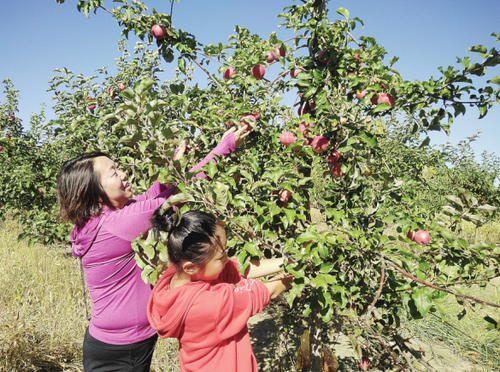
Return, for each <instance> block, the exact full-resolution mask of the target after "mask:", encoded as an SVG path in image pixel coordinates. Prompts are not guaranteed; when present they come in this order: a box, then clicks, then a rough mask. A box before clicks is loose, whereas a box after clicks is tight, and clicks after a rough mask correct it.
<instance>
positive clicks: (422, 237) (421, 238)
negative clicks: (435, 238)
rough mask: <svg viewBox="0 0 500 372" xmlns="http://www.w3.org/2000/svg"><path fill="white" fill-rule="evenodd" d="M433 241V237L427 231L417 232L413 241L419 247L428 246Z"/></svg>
mask: <svg viewBox="0 0 500 372" xmlns="http://www.w3.org/2000/svg"><path fill="white" fill-rule="evenodd" d="M430 240H431V235H430V234H429V233H428V232H427V231H425V230H419V231H415V236H414V237H413V241H414V242H415V243H417V244H418V245H426V244H427V243H429V241H430Z"/></svg>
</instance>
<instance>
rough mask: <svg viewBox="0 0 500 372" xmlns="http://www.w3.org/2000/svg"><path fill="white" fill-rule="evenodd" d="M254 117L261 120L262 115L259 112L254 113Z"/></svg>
mask: <svg viewBox="0 0 500 372" xmlns="http://www.w3.org/2000/svg"><path fill="white" fill-rule="evenodd" d="M252 115H253V117H254V118H255V120H259V118H260V114H259V113H258V112H254V113H253V114H252Z"/></svg>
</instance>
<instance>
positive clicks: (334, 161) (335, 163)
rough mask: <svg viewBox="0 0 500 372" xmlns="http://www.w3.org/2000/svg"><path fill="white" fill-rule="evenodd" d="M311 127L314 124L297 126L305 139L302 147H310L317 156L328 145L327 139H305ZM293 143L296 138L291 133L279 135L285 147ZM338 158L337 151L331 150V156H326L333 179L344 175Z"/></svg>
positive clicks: (319, 136)
mask: <svg viewBox="0 0 500 372" xmlns="http://www.w3.org/2000/svg"><path fill="white" fill-rule="evenodd" d="M311 126H314V123H309V124H308V125H306V124H305V122H302V123H300V124H299V131H300V132H301V133H302V134H303V135H304V138H305V141H304V145H311V147H312V149H313V151H314V152H316V153H318V154H319V153H322V152H323V151H324V150H326V149H327V148H328V146H329V144H330V143H329V141H328V139H327V138H326V137H325V136H322V135H318V136H315V137H314V138H312V139H310V138H308V137H306V135H307V133H308V132H310V131H309V130H308V129H307V127H311ZM295 141H297V138H296V137H295V136H294V135H293V133H292V132H289V131H286V132H283V133H281V135H280V142H281V143H282V144H283V145H284V146H286V147H288V146H290V144H292V143H294V142H295ZM340 156H341V154H340V152H338V151H337V150H333V151H332V152H331V154H330V155H327V157H326V159H327V162H328V165H330V166H331V172H332V175H333V176H335V177H343V176H344V174H343V173H342V164H341V163H339V159H340Z"/></svg>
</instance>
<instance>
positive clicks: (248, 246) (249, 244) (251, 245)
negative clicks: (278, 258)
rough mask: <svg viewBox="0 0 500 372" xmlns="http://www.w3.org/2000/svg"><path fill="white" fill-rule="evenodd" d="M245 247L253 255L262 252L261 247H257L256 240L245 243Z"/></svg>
mask: <svg viewBox="0 0 500 372" xmlns="http://www.w3.org/2000/svg"><path fill="white" fill-rule="evenodd" d="M243 248H244V249H245V251H247V252H248V253H250V254H251V255H252V256H259V253H260V252H259V248H258V247H257V244H255V243H254V242H247V243H245V246H244V247H243Z"/></svg>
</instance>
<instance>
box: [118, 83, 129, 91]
mask: <svg viewBox="0 0 500 372" xmlns="http://www.w3.org/2000/svg"><path fill="white" fill-rule="evenodd" d="M126 88H127V87H126V86H125V84H123V83H118V89H120V90H125V89H126Z"/></svg>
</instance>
